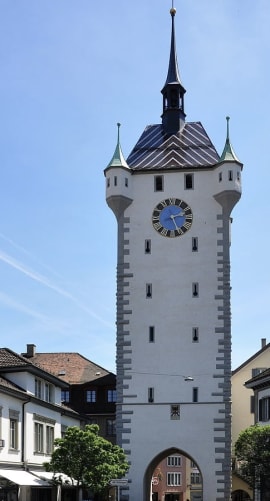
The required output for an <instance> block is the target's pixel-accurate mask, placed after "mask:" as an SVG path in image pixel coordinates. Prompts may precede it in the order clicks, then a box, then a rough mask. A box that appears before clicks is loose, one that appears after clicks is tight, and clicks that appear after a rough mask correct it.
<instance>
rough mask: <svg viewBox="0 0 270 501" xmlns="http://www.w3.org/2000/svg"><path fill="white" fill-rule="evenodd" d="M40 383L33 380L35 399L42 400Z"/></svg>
mask: <svg viewBox="0 0 270 501" xmlns="http://www.w3.org/2000/svg"><path fill="white" fill-rule="evenodd" d="M42 393H43V391H42V381H41V380H40V379H35V397H37V398H42V397H43V394H42Z"/></svg>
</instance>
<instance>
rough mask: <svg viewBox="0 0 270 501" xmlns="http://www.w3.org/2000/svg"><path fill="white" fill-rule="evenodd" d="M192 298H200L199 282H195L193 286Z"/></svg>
mask: <svg viewBox="0 0 270 501" xmlns="http://www.w3.org/2000/svg"><path fill="white" fill-rule="evenodd" d="M192 296H193V297H198V296H199V284H198V282H194V283H193V284H192Z"/></svg>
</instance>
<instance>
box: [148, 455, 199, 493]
mask: <svg viewBox="0 0 270 501" xmlns="http://www.w3.org/2000/svg"><path fill="white" fill-rule="evenodd" d="M198 480H199V481H198ZM196 481H197V482H196ZM202 491H203V485H202V475H201V472H200V469H199V466H198V465H197V463H196V461H195V460H194V459H193V458H192V457H191V456H190V455H189V454H187V453H186V452H185V451H183V450H181V449H179V448H176V447H171V448H168V449H166V450H164V451H162V452H160V453H159V454H158V455H157V456H155V457H154V458H153V459H152V461H151V462H150V464H149V465H148V467H147V469H146V472H145V475H144V499H145V500H147V501H161V500H163V501H201V500H202Z"/></svg>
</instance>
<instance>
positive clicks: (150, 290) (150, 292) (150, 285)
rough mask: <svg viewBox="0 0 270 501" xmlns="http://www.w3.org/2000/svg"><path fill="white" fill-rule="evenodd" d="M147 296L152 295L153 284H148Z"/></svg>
mask: <svg viewBox="0 0 270 501" xmlns="http://www.w3.org/2000/svg"><path fill="white" fill-rule="evenodd" d="M146 297H147V298H150V297H152V284H146Z"/></svg>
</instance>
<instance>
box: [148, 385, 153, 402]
mask: <svg viewBox="0 0 270 501" xmlns="http://www.w3.org/2000/svg"><path fill="white" fill-rule="evenodd" d="M148 402H149V403H150V404H152V403H153V402H154V388H148Z"/></svg>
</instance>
